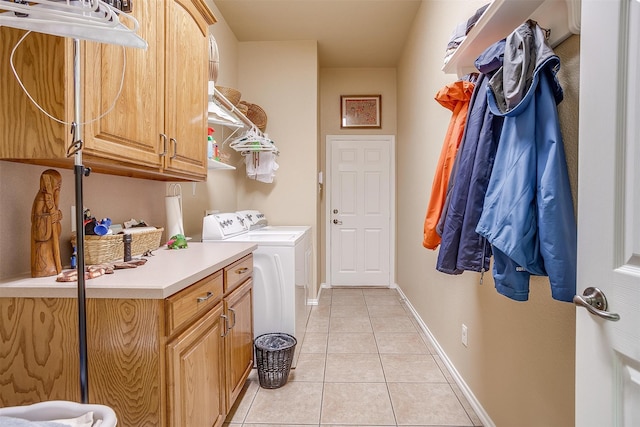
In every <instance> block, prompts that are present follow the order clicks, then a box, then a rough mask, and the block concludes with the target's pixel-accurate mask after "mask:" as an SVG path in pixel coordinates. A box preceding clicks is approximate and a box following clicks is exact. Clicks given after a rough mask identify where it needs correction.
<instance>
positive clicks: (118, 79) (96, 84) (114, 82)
mask: <svg viewBox="0 0 640 427" xmlns="http://www.w3.org/2000/svg"><path fill="white" fill-rule="evenodd" d="M131 14H132V15H133V16H134V17H135V18H136V19H137V20H138V22H139V23H140V28H139V30H138V35H139V36H140V37H142V38H143V39H145V40H146V41H147V43H148V45H149V47H148V48H147V49H146V50H143V49H135V48H129V47H127V48H123V47H122V46H116V45H107V44H100V43H94V42H86V43H85V46H86V49H85V51H84V72H83V76H84V88H85V90H84V110H83V111H84V117H85V121H88V123H87V124H86V125H85V127H84V139H85V153H86V154H87V156H96V157H100V158H102V159H105V160H106V161H113V162H117V163H118V164H120V165H121V166H124V165H127V164H133V165H135V166H139V167H142V168H149V169H152V170H156V171H157V170H160V169H161V168H162V157H161V156H160V153H161V150H162V147H161V143H160V133H162V132H163V131H164V82H165V79H164V40H163V32H164V28H163V25H164V12H163V9H162V8H161V7H157V5H155V4H153V3H152V2H151V1H137V2H135V3H134V8H133V12H132V13H131ZM123 72H124V80H123V75H122V73H123ZM121 85H122V91H121V93H120V96H119V97H118V98H117V96H118V91H119V89H120V86H121ZM116 98H117V101H115V100H116ZM114 101H115V105H114ZM112 106H113V109H112V110H111V111H109V113H108V114H104V113H105V112H106V111H108V110H109V108H111V107H112ZM103 114H104V116H103V117H100V116H102V115H103ZM129 166H130V165H129Z"/></svg>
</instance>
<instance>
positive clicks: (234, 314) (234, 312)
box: [229, 308, 236, 329]
mask: <svg viewBox="0 0 640 427" xmlns="http://www.w3.org/2000/svg"><path fill="white" fill-rule="evenodd" d="M229 311H230V312H231V314H233V323H232V324H231V326H230V327H229V329H233V327H234V326H236V311H235V310H234V309H233V308H229Z"/></svg>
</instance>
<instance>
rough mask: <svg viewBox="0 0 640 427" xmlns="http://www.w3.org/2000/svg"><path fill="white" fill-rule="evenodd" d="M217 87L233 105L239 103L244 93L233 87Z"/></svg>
mask: <svg viewBox="0 0 640 427" xmlns="http://www.w3.org/2000/svg"><path fill="white" fill-rule="evenodd" d="M216 89H218V91H219V92H220V93H221V94H222V96H224V97H225V98H227V99H228V100H229V102H230V103H232V104H233V105H238V103H239V102H240V96H241V95H242V94H241V93H240V91H239V90H237V89H234V88H232V87H225V86H216Z"/></svg>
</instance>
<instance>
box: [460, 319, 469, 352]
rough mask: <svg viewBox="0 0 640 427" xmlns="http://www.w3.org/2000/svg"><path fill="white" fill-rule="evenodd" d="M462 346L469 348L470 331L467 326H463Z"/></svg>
mask: <svg viewBox="0 0 640 427" xmlns="http://www.w3.org/2000/svg"><path fill="white" fill-rule="evenodd" d="M462 345H464V346H465V347H468V346H469V331H468V330H467V325H465V324H464V323H463V324H462Z"/></svg>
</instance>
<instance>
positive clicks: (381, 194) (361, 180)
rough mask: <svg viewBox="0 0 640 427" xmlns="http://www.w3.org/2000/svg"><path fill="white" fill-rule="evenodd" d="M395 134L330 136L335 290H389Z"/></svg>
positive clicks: (329, 213)
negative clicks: (364, 287) (381, 287)
mask: <svg viewBox="0 0 640 427" xmlns="http://www.w3.org/2000/svg"><path fill="white" fill-rule="evenodd" d="M393 143H394V137H393V136H387V135H385V136H380V135H370V136H328V137H327V170H328V171H329V174H328V175H327V192H328V194H327V197H328V203H327V216H326V218H327V220H328V222H329V223H328V224H327V230H328V232H327V251H328V253H327V257H326V259H327V260H328V263H327V267H328V269H329V272H328V274H327V278H328V280H329V282H330V284H331V285H332V286H341V285H352V286H389V285H391V277H392V276H391V266H392V254H393V251H392V248H393V245H392V209H391V205H392V200H393V198H392V196H393V194H394V193H393V188H394V184H393V183H394V182H395V181H394V179H393V164H394V160H393V145H394V144H393Z"/></svg>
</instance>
